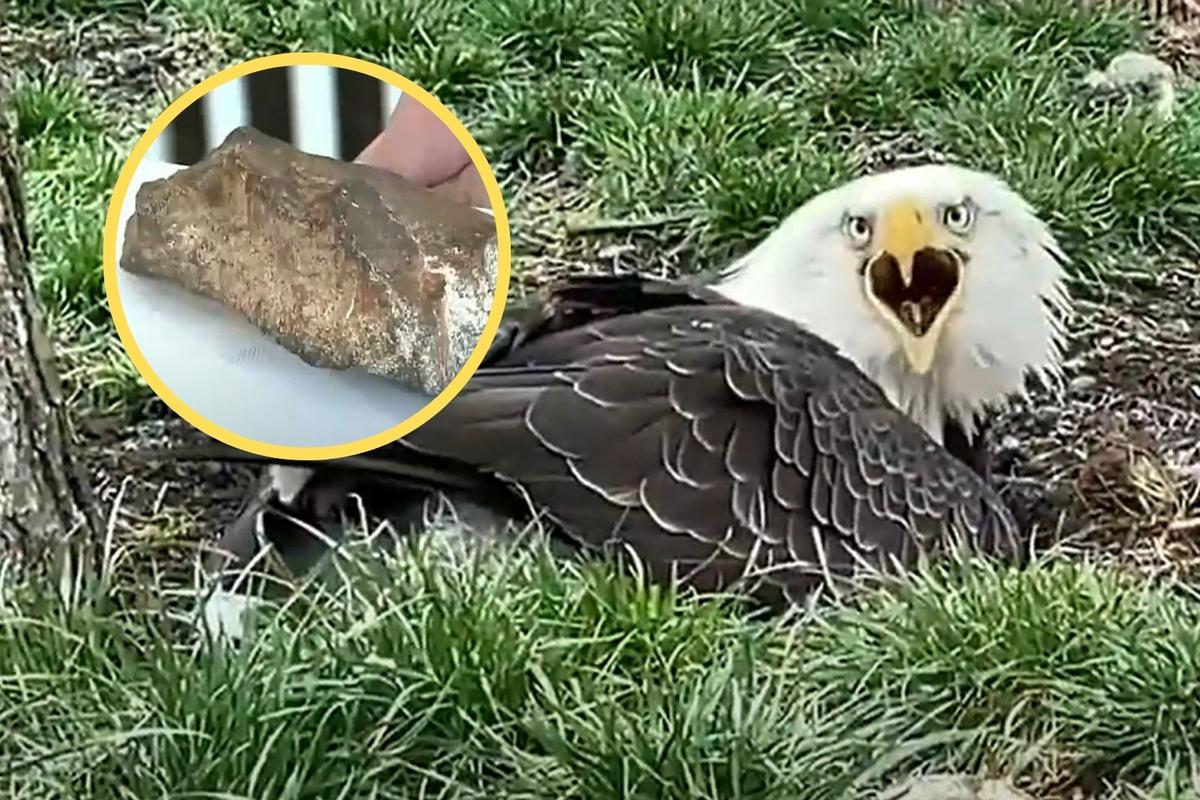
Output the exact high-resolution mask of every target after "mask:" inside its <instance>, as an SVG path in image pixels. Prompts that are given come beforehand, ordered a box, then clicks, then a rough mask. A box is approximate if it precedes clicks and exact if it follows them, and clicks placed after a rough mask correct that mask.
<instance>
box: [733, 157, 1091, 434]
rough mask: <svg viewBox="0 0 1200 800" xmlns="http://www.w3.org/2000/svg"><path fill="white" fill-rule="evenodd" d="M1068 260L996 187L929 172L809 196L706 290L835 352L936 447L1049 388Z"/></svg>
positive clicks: (880, 177) (1055, 370) (958, 174)
mask: <svg viewBox="0 0 1200 800" xmlns="http://www.w3.org/2000/svg"><path fill="white" fill-rule="evenodd" d="M1066 262H1067V259H1066V257H1065V256H1064V254H1063V252H1062V250H1061V249H1060V248H1059V246H1058V244H1057V243H1056V242H1055V240H1054V237H1053V235H1052V234H1051V233H1050V231H1049V229H1048V228H1047V227H1046V225H1045V224H1044V223H1043V222H1042V221H1041V220H1040V219H1038V217H1037V215H1036V214H1035V213H1034V211H1033V209H1032V208H1031V207H1030V205H1029V204H1028V203H1027V202H1026V201H1025V200H1024V199H1022V198H1021V197H1020V196H1019V195H1018V194H1017V193H1016V192H1015V191H1013V190H1012V189H1011V188H1010V187H1009V186H1008V185H1007V184H1006V183H1005V182H1004V181H1002V180H1000V179H999V178H997V177H995V176H993V175H989V174H985V173H981V172H976V171H974V170H969V169H966V168H963V167H958V166H950V165H927V166H920V167H910V168H905V169H899V170H895V171H893V172H885V173H880V174H877V175H871V176H867V177H864V178H859V179H857V180H854V181H852V182H850V183H847V184H845V185H843V186H840V187H838V188H835V189H832V190H829V191H827V192H824V193H823V194H820V195H818V196H816V197H815V198H813V199H812V200H810V201H809V202H807V203H805V204H804V205H803V206H801V207H800V208H799V209H798V210H796V211H795V212H793V213H792V214H791V215H790V216H789V217H788V218H787V219H785V220H784V221H783V223H782V224H781V225H780V227H779V228H778V229H777V230H775V231H774V232H773V233H772V234H771V235H770V236H768V237H767V238H766V239H765V240H764V241H763V242H762V243H761V244H759V245H758V246H757V247H756V248H754V249H753V250H752V251H750V252H749V253H748V254H746V255H745V256H743V257H742V258H741V259H739V260H738V261H736V262H735V263H734V264H732V265H731V266H730V268H729V269H728V270H727V271H726V272H725V274H724V275H723V276H722V277H721V279H720V281H719V282H718V283H717V284H716V285H715V286H714V288H715V289H717V290H718V291H720V292H721V293H722V294H724V295H725V296H727V297H729V298H730V299H732V300H734V301H736V302H739V303H743V304H746V305H752V306H757V307H760V308H764V309H767V310H769V311H773V312H775V313H776V314H780V315H782V316H785V317H788V318H790V319H793V320H796V321H797V322H799V323H801V324H803V325H804V326H805V327H807V328H808V329H810V330H811V331H813V332H814V333H816V334H817V335H819V336H821V337H822V338H823V339H826V340H827V341H829V342H831V343H832V344H834V345H836V346H838V347H839V348H840V349H841V350H842V351H843V353H845V354H846V355H847V356H848V357H849V358H850V359H852V360H853V361H854V362H855V363H856V364H858V366H859V368H860V369H862V370H863V371H864V372H865V373H867V375H869V376H870V377H871V378H873V379H874V380H875V381H876V382H877V383H878V384H879V385H880V386H881V387H882V388H883V390H884V391H885V392H886V393H887V395H888V397H889V398H890V399H891V400H892V401H893V402H894V403H895V404H896V405H897V406H899V407H900V408H901V409H902V410H903V411H905V412H906V413H908V414H909V416H911V417H912V418H913V419H914V420H916V422H917V423H919V424H920V425H921V426H922V427H924V428H925V429H926V430H927V431H928V432H929V433H930V435H932V436H933V437H934V438H935V439H937V440H938V441H939V442H940V441H942V440H943V432H944V431H943V428H944V423H945V420H946V418H947V417H951V418H953V419H955V420H956V421H957V422H958V423H959V424H960V425H961V426H962V428H963V430H964V432H966V434H967V435H968V436H972V437H973V436H974V433H975V429H976V420H977V418H978V416H979V415H980V414H981V413H983V412H985V411H987V410H990V409H995V408H998V407H1001V406H1003V405H1004V403H1005V402H1006V401H1007V400H1008V399H1009V398H1010V397H1012V396H1013V395H1016V394H1021V393H1024V391H1025V390H1026V385H1027V384H1026V381H1027V378H1029V377H1034V378H1037V379H1041V380H1043V381H1048V382H1052V383H1055V382H1057V380H1058V379H1059V378H1060V377H1061V370H1060V362H1061V358H1062V345H1063V321H1064V317H1065V316H1066V314H1067V311H1068V295H1067V290H1066V287H1065V285H1064V274H1063V267H1064V265H1065V264H1066Z"/></svg>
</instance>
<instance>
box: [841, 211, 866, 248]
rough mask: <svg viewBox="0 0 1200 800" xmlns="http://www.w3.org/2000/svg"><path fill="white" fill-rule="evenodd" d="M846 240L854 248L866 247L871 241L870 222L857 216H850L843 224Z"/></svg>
mask: <svg viewBox="0 0 1200 800" xmlns="http://www.w3.org/2000/svg"><path fill="white" fill-rule="evenodd" d="M844 227H845V231H846V238H848V239H849V240H850V243H851V244H853V245H854V246H855V247H866V246H867V243H868V242H870V241H871V220H869V219H867V218H866V217H863V216H858V215H857V214H850V215H848V216H847V217H846V222H845V226H844Z"/></svg>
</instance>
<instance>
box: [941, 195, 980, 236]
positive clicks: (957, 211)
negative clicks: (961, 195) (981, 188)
mask: <svg viewBox="0 0 1200 800" xmlns="http://www.w3.org/2000/svg"><path fill="white" fill-rule="evenodd" d="M974 222H975V208H974V206H972V205H971V203H970V201H968V200H963V201H962V202H960V203H951V204H949V205H947V206H945V207H944V208H943V209H942V224H943V225H945V226H946V230H948V231H950V232H951V233H957V234H964V233H966V232H967V231H969V230H971V225H972V223H974Z"/></svg>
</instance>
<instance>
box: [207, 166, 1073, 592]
mask: <svg viewBox="0 0 1200 800" xmlns="http://www.w3.org/2000/svg"><path fill="white" fill-rule="evenodd" d="M891 175H893V177H892V178H890V179H889V178H888V176H887V175H883V176H874V177H872V178H866V179H861V180H860V181H856V182H854V183H851V184H848V185H847V186H844V187H842V188H840V189H837V190H833V191H832V192H828V193H826V194H824V195H821V196H819V197H818V198H816V199H814V200H813V201H811V202H810V203H809V204H806V205H805V206H804V207H803V208H801V209H800V210H799V211H797V212H796V213H795V214H793V215H792V217H790V218H789V219H788V220H786V221H785V222H784V224H783V225H782V226H781V227H780V229H779V230H778V231H776V233H774V234H772V236H771V237H769V238H768V239H767V240H766V241H764V243H763V244H762V245H760V246H759V247H758V248H757V249H755V250H754V251H752V252H751V253H749V254H748V255H747V256H746V257H744V258H743V259H742V260H741V261H739V262H737V263H736V264H734V265H733V267H732V268H731V269H730V270H728V271H727V272H726V273H725V274H723V275H722V276H721V278H720V279H719V280H718V281H717V282H716V283H714V284H712V285H710V286H707V287H701V286H699V285H696V284H691V283H687V282H678V283H671V282H662V281H646V280H641V279H637V278H580V279H574V280H568V281H565V282H563V283H561V284H560V285H558V286H557V287H554V288H553V289H552V291H551V292H550V293H549V296H548V298H547V299H546V301H545V302H542V303H540V304H536V305H534V306H533V308H532V309H530V310H528V311H527V313H526V314H525V315H524V316H523V317H518V316H517V315H516V314H514V315H513V316H512V317H510V319H509V320H508V322H507V323H506V325H505V326H504V327H503V328H502V330H501V334H500V335H499V336H498V337H497V340H496V343H495V344H494V345H493V347H492V350H491V351H490V352H489V354H488V357H487V358H486V359H485V361H484V364H483V366H482V367H481V368H480V369H479V370H478V371H477V372H476V373H475V375H474V376H473V377H472V379H471V380H470V381H469V382H468V384H467V385H466V387H465V389H464V390H463V391H462V392H461V393H460V394H459V395H458V396H457V397H456V398H455V399H454V400H453V401H451V402H450V403H449V404H448V405H447V406H446V407H445V408H444V409H443V410H442V411H440V412H439V413H438V414H437V415H436V416H435V417H434V418H433V419H432V420H430V421H429V422H427V423H425V424H424V425H423V426H422V427H421V428H419V429H418V430H416V431H414V432H413V433H411V434H410V435H408V436H407V437H405V439H404V440H403V441H400V442H396V443H394V444H392V445H388V446H385V447H383V448H380V449H378V450H375V451H373V452H372V453H369V454H366V455H364V456H358V457H354V458H351V459H342V460H339V461H335V462H323V463H321V464H315V465H303V466H300V465H296V466H289V467H284V468H280V467H276V468H274V471H273V483H272V486H271V487H270V488H269V489H268V490H267V492H266V494H265V495H264V496H263V497H262V498H261V502H260V504H259V505H256V506H254V507H253V508H251V509H250V510H248V511H247V512H246V514H244V515H243V516H242V517H241V519H240V520H239V521H238V522H237V523H235V524H234V525H233V526H232V527H231V528H230V530H229V531H228V532H227V534H226V536H225V538H224V540H223V542H222V545H223V549H226V550H231V551H234V552H236V553H238V555H239V560H241V561H244V560H245V559H246V557H247V555H248V554H249V553H250V552H251V551H252V550H253V549H254V547H253V546H252V543H253V541H254V539H255V535H256V533H258V534H261V533H263V532H265V533H266V534H267V535H268V538H269V539H270V540H271V541H272V542H273V543H274V544H275V545H276V546H277V547H279V548H280V549H281V550H283V551H285V552H284V555H285V556H286V555H287V553H286V551H287V550H289V549H293V550H296V551H297V552H299V551H300V550H301V549H302V547H301V545H300V542H307V541H310V540H311V536H310V534H309V533H307V532H306V529H307V528H308V527H310V526H316V527H318V528H322V529H325V530H326V531H328V530H329V529H330V527H331V526H332V525H334V523H335V520H336V518H337V515H338V511H339V508H340V506H341V504H342V503H343V502H344V501H345V500H346V498H347V497H348V496H349V494H350V493H354V494H359V495H364V496H366V497H367V498H368V501H369V505H368V507H370V508H372V510H375V511H388V510H390V508H389V507H399V506H402V505H405V504H409V505H411V504H412V503H413V502H414V501H417V500H420V498H421V497H422V496H424V495H427V494H429V493H430V492H435V493H436V492H448V493H452V494H457V495H459V496H465V497H467V498H470V499H472V500H474V501H476V502H482V503H484V504H486V505H488V506H491V507H494V508H497V509H500V510H502V511H503V512H504V513H506V514H510V515H517V516H519V515H521V514H522V513H524V512H529V511H534V512H538V513H540V514H542V515H544V518H545V519H548V520H549V521H550V522H551V523H552V527H553V528H554V529H555V530H556V531H557V532H558V533H559V534H560V535H562V536H564V537H566V538H567V539H569V540H570V541H572V542H574V543H576V544H579V545H582V546H584V547H585V548H603V547H607V546H610V545H612V544H614V543H616V544H619V545H622V546H623V547H625V548H628V549H632V550H633V551H635V552H636V553H637V554H638V556H639V557H640V558H641V560H642V561H643V563H644V564H646V565H647V567H648V568H649V571H650V573H651V574H652V575H654V576H655V577H656V578H657V579H659V580H662V581H668V580H670V581H680V582H682V583H685V584H687V585H690V586H694V587H698V588H701V589H705V590H721V589H729V588H733V587H734V586H735V585H736V586H738V587H742V588H747V589H749V590H750V591H752V592H753V593H754V594H755V595H757V596H758V597H759V598H760V599H763V600H765V601H768V602H771V603H776V602H779V601H790V600H798V599H800V598H802V597H807V596H810V594H811V592H812V590H813V589H814V588H816V587H818V586H820V585H823V584H826V583H828V582H830V580H831V579H837V578H839V577H841V578H849V577H852V576H854V575H856V574H859V573H860V572H861V571H862V570H863V569H883V570H888V569H889V568H891V567H895V566H902V567H903V566H912V565H913V564H915V563H916V562H917V560H918V558H919V557H920V556H921V555H922V554H925V553H932V552H938V551H944V550H947V549H950V548H952V547H956V546H958V545H965V546H967V547H968V548H971V549H974V550H978V551H984V552H989V553H994V554H999V555H1002V556H1005V557H1016V556H1019V555H1020V552H1021V549H1022V548H1021V543H1020V540H1019V536H1018V531H1017V527H1016V525H1015V524H1014V522H1013V519H1012V517H1011V515H1010V514H1009V512H1008V510H1007V509H1006V508H1005V507H1004V504H1003V503H1002V501H1001V500H1000V499H999V497H998V496H997V495H996V493H995V492H994V491H993V490H992V488H991V487H990V486H989V485H988V484H987V482H986V481H985V480H984V478H982V477H981V476H980V475H979V474H977V472H978V471H985V470H982V469H980V470H973V469H972V468H971V466H969V465H976V464H978V463H979V461H978V458H977V456H978V450H979V444H980V443H979V438H978V431H977V429H978V425H979V423H980V421H981V419H982V418H984V417H986V415H987V413H988V412H989V410H990V409H992V408H994V407H996V406H998V405H1001V404H1002V403H1003V402H1004V400H1005V399H1006V398H1007V397H1008V396H1010V395H1011V394H1013V393H1015V392H1018V391H1021V390H1022V389H1023V383H1024V380H1025V378H1026V377H1027V376H1029V375H1030V374H1034V375H1041V376H1053V375H1054V374H1055V372H1056V367H1057V361H1058V353H1059V347H1060V343H1059V337H1060V336H1061V324H1060V322H1059V320H1058V317H1057V316H1056V312H1057V311H1059V310H1061V309H1062V308H1063V307H1064V306H1065V294H1064V293H1063V292H1062V289H1061V283H1060V278H1061V274H1060V263H1061V261H1062V260H1063V259H1062V258H1061V254H1060V253H1059V251H1058V249H1057V247H1056V246H1055V244H1054V242H1053V239H1052V238H1050V235H1049V233H1048V232H1047V231H1046V229H1045V228H1044V226H1042V225H1041V223H1040V222H1038V221H1037V219H1036V218H1035V217H1033V215H1032V213H1031V212H1030V211H1029V209H1028V207H1027V206H1026V205H1025V204H1024V203H1023V201H1021V200H1020V199H1019V198H1018V197H1016V195H1015V194H1013V193H1012V192H1011V190H1008V189H1007V188H1006V187H1004V185H1003V184H1002V183H1000V182H999V181H998V180H996V179H994V178H991V177H990V176H984V175H981V174H979V173H973V172H969V171H966V170H959V169H957V168H950V167H941V168H939V167H927V168H917V169H915V170H905V171H901V172H900V173H892V174H891ZM946 209H952V210H953V211H952V212H948V211H946ZM960 212H961V213H960ZM939 215H941V216H939ZM1010 284H1011V285H1010ZM943 443H944V444H945V445H946V446H945V447H943V446H942V445H943ZM947 448H950V449H947ZM951 449H953V450H954V451H955V452H953V453H952V452H951ZM227 457H230V458H236V456H235V455H233V454H232V453H231V454H227ZM370 503H374V504H375V505H374V506H373V507H372V506H371V505H370ZM381 505H382V506H383V508H380V506H381ZM297 518H298V519H300V520H301V521H302V523H303V524H300V525H297V524H295V522H294V520H295V519H297ZM301 561H302V560H301ZM301 566H304V564H301Z"/></svg>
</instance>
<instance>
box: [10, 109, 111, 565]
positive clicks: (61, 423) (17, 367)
mask: <svg viewBox="0 0 1200 800" xmlns="http://www.w3.org/2000/svg"><path fill="white" fill-rule="evenodd" d="M2 103H3V99H2V98H0V560H12V559H15V561H16V563H17V565H18V566H22V567H34V566H36V565H37V564H39V563H40V562H43V561H44V559H46V558H47V557H48V556H50V555H52V554H55V553H58V552H61V550H60V547H59V546H60V545H61V544H62V543H64V542H71V543H78V544H82V545H83V546H84V550H85V552H87V553H90V552H91V551H92V547H93V546H94V544H95V543H96V541H97V539H96V537H95V533H96V531H97V527H98V526H97V523H96V519H97V517H96V514H95V506H94V501H93V498H92V493H91V490H90V488H89V486H88V482H87V478H86V473H85V472H84V471H83V470H81V469H80V467H79V465H78V462H77V461H76V460H75V458H74V457H73V453H72V452H71V445H70V435H69V431H70V428H69V425H68V420H67V414H66V409H65V408H64V403H63V394H62V390H61V388H60V385H59V381H58V374H57V371H56V369H55V364H54V353H53V349H52V348H51V346H50V344H49V340H48V338H47V336H46V332H45V329H44V326H43V321H42V318H41V314H40V312H39V309H38V305H37V294H36V291H35V289H34V283H33V277H32V275H31V273H30V270H29V239H28V236H27V232H26V228H25V204H24V196H23V193H22V190H21V183H20V160H19V155H18V152H17V137H16V132H15V125H14V123H13V121H12V119H11V117H10V115H9V114H8V113H6V109H4V108H3V106H2Z"/></svg>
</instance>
